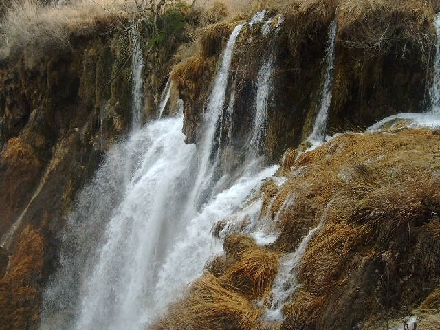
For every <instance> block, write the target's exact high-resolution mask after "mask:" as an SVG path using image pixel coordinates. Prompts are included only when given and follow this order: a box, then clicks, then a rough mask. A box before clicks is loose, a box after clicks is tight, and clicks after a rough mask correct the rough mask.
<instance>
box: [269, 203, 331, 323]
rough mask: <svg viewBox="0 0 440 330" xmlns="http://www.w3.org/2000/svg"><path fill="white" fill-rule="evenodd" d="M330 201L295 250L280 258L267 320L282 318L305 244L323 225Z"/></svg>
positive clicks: (306, 244) (295, 286) (280, 319)
mask: <svg viewBox="0 0 440 330" xmlns="http://www.w3.org/2000/svg"><path fill="white" fill-rule="evenodd" d="M293 202H294V198H293V199H291V200H289V202H288V203H293ZM332 202H333V200H332V201H330V202H329V203H328V204H327V206H326V208H325V210H324V212H323V213H322V216H321V220H320V222H319V224H318V226H316V227H315V228H313V229H311V230H310V231H309V232H308V234H307V235H306V236H305V237H304V238H303V239H302V241H301V243H300V244H299V246H298V248H297V249H296V251H294V252H292V253H289V254H287V255H285V256H283V257H282V258H281V260H280V268H279V271H278V274H277V276H276V278H275V280H274V284H273V286H272V305H271V307H270V308H269V309H268V310H267V311H266V315H265V317H266V319H267V320H270V321H282V320H283V314H282V309H283V306H284V304H285V303H286V301H287V300H288V299H289V297H291V296H292V295H293V294H294V293H295V291H296V290H297V289H298V288H299V287H300V284H299V283H298V279H297V276H298V272H299V268H300V266H301V260H302V258H303V256H304V254H305V252H306V249H307V246H308V245H309V243H310V241H311V239H312V238H313V236H314V235H315V233H316V232H317V231H319V230H321V228H322V227H323V226H324V223H325V220H326V219H327V214H328V211H329V209H330V207H331V205H332Z"/></svg>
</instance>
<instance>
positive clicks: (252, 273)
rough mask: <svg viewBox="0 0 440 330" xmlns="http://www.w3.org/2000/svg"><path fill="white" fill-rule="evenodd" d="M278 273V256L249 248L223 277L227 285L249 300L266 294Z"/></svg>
mask: <svg viewBox="0 0 440 330" xmlns="http://www.w3.org/2000/svg"><path fill="white" fill-rule="evenodd" d="M277 272H278V255H277V254H275V253H271V252H266V251H263V250H261V249H259V248H251V249H248V250H246V251H245V252H243V254H242V256H241V259H240V261H238V262H237V263H236V264H235V265H234V266H233V267H232V268H231V269H230V270H229V271H228V272H227V273H226V274H225V276H224V279H225V281H226V282H227V283H230V284H231V285H232V287H234V288H236V289H237V290H238V291H239V292H241V293H243V294H244V295H245V296H246V297H248V298H249V299H251V300H254V299H259V298H262V297H263V296H264V295H265V294H267V293H268V292H269V291H270V289H271V287H272V283H273V281H274V279H275V276H276V274H277Z"/></svg>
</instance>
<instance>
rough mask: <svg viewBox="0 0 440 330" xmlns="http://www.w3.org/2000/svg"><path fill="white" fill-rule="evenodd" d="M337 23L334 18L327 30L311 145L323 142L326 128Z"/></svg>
mask: <svg viewBox="0 0 440 330" xmlns="http://www.w3.org/2000/svg"><path fill="white" fill-rule="evenodd" d="M336 32H337V23H336V19H335V20H333V21H332V22H331V24H330V27H329V31H328V44H327V50H326V57H325V64H326V72H325V79H324V84H323V86H322V89H321V105H320V108H319V111H318V114H317V116H316V119H315V124H314V125H313V130H312V133H311V134H310V136H309V137H308V139H307V141H309V142H311V143H312V144H313V145H318V144H321V143H322V142H324V139H325V133H326V130H327V119H328V110H329V108H330V104H331V101H332V90H331V89H332V83H333V65H334V60H335V41H336Z"/></svg>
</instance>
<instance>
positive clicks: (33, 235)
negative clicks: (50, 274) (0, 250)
mask: <svg viewBox="0 0 440 330" xmlns="http://www.w3.org/2000/svg"><path fill="white" fill-rule="evenodd" d="M44 248H45V243H44V239H43V236H42V235H41V233H40V232H39V231H37V230H35V229H33V228H32V227H31V226H30V225H28V226H27V227H25V229H24V230H23V231H22V232H21V233H20V235H19V237H18V239H17V245H16V248H15V251H14V252H13V254H12V256H11V259H10V262H9V272H8V273H7V274H6V275H5V276H4V277H3V278H2V279H0V310H1V311H2V313H0V324H2V325H5V326H6V328H2V329H4V330H13V329H25V328H26V327H27V326H28V325H30V324H37V323H38V319H39V309H40V307H41V306H40V286H41V283H40V281H41V279H42V272H43V260H44V253H45V251H44Z"/></svg>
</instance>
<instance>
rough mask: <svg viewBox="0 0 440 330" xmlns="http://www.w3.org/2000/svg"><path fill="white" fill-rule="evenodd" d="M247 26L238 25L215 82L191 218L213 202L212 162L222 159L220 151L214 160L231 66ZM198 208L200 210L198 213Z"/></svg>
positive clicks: (199, 155)
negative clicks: (211, 200) (216, 135)
mask: <svg viewBox="0 0 440 330" xmlns="http://www.w3.org/2000/svg"><path fill="white" fill-rule="evenodd" d="M243 25H244V24H240V25H237V26H236V27H235V28H234V30H233V32H232V34H231V36H230V37H229V40H228V43H227V45H226V48H225V50H224V51H223V55H222V63H221V66H220V69H219V71H218V73H217V76H216V77H215V80H214V86H213V89H212V92H211V95H210V97H209V101H208V105H207V107H206V111H205V114H204V127H205V132H204V134H203V137H202V140H201V141H200V152H199V154H198V158H199V171H198V173H197V177H196V180H195V185H194V188H193V190H192V191H191V193H190V196H191V197H190V199H191V200H192V203H189V204H188V207H189V209H187V210H185V213H187V214H191V213H192V212H195V211H196V209H197V208H198V207H200V206H201V205H202V204H203V203H205V202H206V200H207V199H208V198H209V195H210V190H211V189H212V188H213V187H212V178H213V173H214V170H215V167H216V164H215V163H213V161H212V160H213V159H218V152H219V151H218V150H217V155H215V156H214V157H212V156H213V153H214V152H215V150H214V144H213V140H214V136H215V133H216V131H217V129H218V125H219V121H220V118H221V116H222V113H223V107H224V103H225V94H226V88H227V85H228V78H229V67H230V66H231V61H232V55H233V51H234V46H235V42H236V40H237V37H238V36H239V34H240V31H241V29H242V28H243ZM194 207H195V208H196V209H194Z"/></svg>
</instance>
